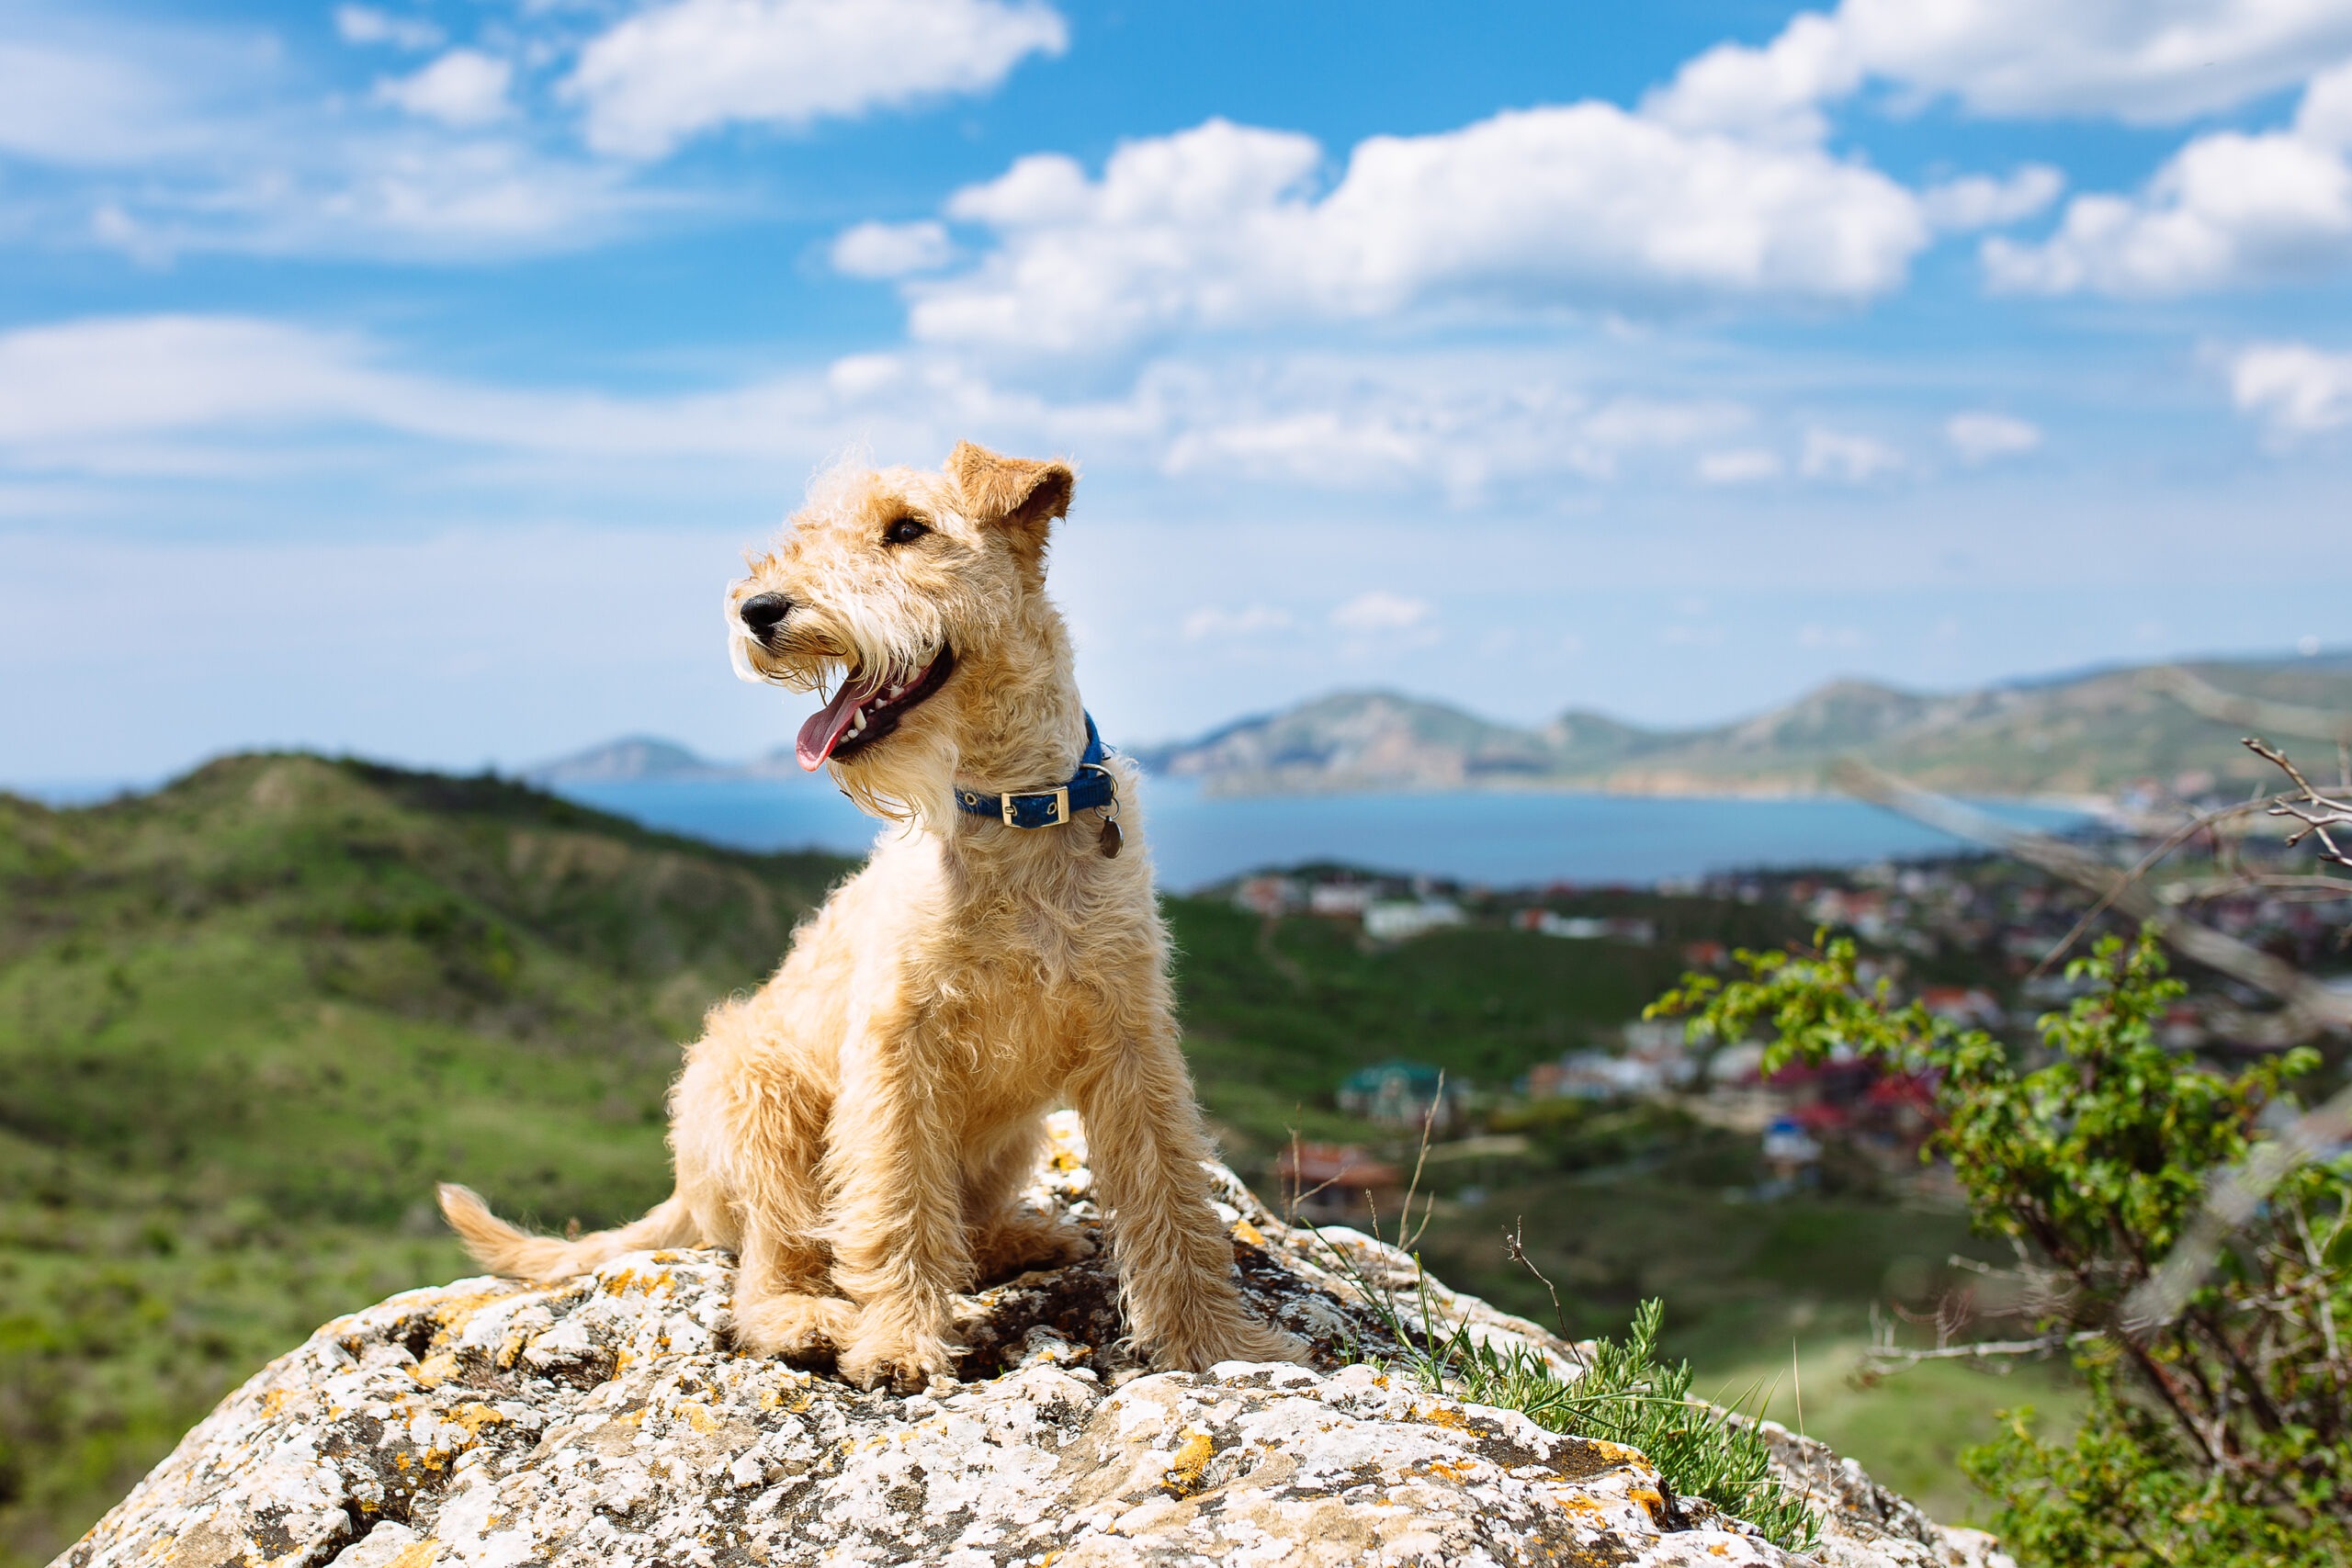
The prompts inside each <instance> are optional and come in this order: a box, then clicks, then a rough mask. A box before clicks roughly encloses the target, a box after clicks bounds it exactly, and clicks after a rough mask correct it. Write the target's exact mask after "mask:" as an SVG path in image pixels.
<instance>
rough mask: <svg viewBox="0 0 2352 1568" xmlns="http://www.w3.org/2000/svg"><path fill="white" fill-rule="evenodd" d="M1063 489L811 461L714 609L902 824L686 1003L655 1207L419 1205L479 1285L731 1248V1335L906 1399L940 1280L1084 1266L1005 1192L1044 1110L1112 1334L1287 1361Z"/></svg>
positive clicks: (838, 764)
mask: <svg viewBox="0 0 2352 1568" xmlns="http://www.w3.org/2000/svg"><path fill="white" fill-rule="evenodd" d="M1074 482H1075V481H1074V476H1073V475H1072V473H1071V470H1070V468H1069V466H1068V465H1067V464H1063V463H1058V462H1026V461H1022V460H1019V459H1016V458H1009V457H998V456H997V455H996V454H994V453H992V452H989V451H985V450H983V449H982V448H980V447H978V446H972V445H971V444H969V443H966V444H964V445H962V446H957V447H956V450H955V452H954V454H953V455H951V456H950V457H948V459H947V462H946V465H945V467H944V469H943V471H942V472H940V473H936V474H932V473H922V472H918V471H916V470H913V469H910V468H888V469H884V470H881V471H879V472H876V471H874V470H870V469H863V468H854V469H843V470H836V471H835V472H834V473H832V474H831V475H829V476H827V477H826V478H825V479H820V481H819V483H818V484H817V486H816V487H815V488H814V489H813V490H812V492H811V495H810V498H809V504H808V505H807V506H806V507H804V508H803V509H802V510H801V511H800V512H798V513H796V514H795V515H794V517H793V519H792V521H791V525H790V527H789V529H788V530H787V532H786V535H785V536H784V537H783V539H782V540H781V542H779V543H778V545H777V546H776V547H775V549H774V550H772V551H771V552H770V553H768V554H767V555H765V556H763V557H761V558H758V559H757V560H755V561H753V562H752V572H751V575H750V576H749V577H747V578H745V579H743V580H742V581H739V582H737V583H735V584H733V585H732V587H731V588H730V589H729V592H728V600H727V604H728V626H729V646H730V648H731V649H733V653H734V657H735V659H736V660H737V664H738V668H739V670H742V671H746V672H747V673H749V674H751V675H752V676H753V677H755V678H758V679H762V680H766V681H771V682H777V683H779V684H782V685H786V686H789V687H793V688H795V689H797V690H802V691H809V690H815V689H819V688H821V687H823V686H825V685H827V684H828V683H834V685H833V693H832V696H831V700H830V701H828V702H827V703H826V704H825V705H824V706H823V707H822V708H821V709H820V710H819V711H818V713H817V714H816V715H815V716H812V717H811V718H810V719H809V722H808V723H807V724H806V725H805V726H803V727H802V728H801V731H800V738H799V744H798V748H797V750H798V754H799V759H800V762H801V765H802V766H803V767H805V768H808V769H809V770H811V771H813V770H815V769H817V768H819V767H827V768H830V769H831V773H832V776H833V778H834V779H835V780H836V781H838V782H839V783H840V784H841V785H842V788H843V789H844V790H845V791H847V792H848V793H849V795H851V796H852V798H854V799H855V800H856V801H857V802H858V803H859V805H860V806H862V807H865V809H867V810H869V811H871V812H873V813H875V814H876V815H878V816H883V817H888V818H893V819H895V820H897V821H899V823H901V824H902V827H901V829H900V830H899V831H897V832H893V833H886V834H885V835H884V836H883V838H882V839H881V840H880V841H879V842H878V844H877V845H876V850H875V852H874V857H873V859H872V860H871V861H870V862H869V863H867V864H866V866H865V869H864V870H863V871H861V872H859V873H858V874H856V875H855V876H854V877H852V878H851V879H850V880H849V881H848V882H846V883H844V884H843V885H842V886H841V887H840V888H839V889H838V890H837V891H836V892H835V893H834V894H833V896H832V897H831V899H829V900H828V901H827V902H826V904H825V906H824V908H822V909H820V910H819V911H818V912H817V914H816V915H815V916H814V917H813V918H812V919H809V922H808V923H807V924H805V925H803V926H802V927H801V928H800V930H799V931H798V932H797V934H796V935H795V937H794V939H793V944H792V950H791V952H790V953H788V954H787V955H786V958H785V961H784V965H783V967H782V968H780V969H779V970H777V971H776V974H775V977H774V978H773V979H771V980H769V981H768V983H767V984H766V985H765V986H764V987H762V988H761V989H760V990H759V992H758V993H757V994H755V995H753V996H752V997H750V998H738V999H735V1000H731V1001H728V1002H723V1003H721V1004H720V1005H718V1007H716V1008H714V1009H713V1010H711V1013H710V1015H709V1017H708V1019H707V1022H706V1029H705V1032H704V1034H703V1037H702V1039H701V1040H699V1041H697V1042H696V1043H695V1044H694V1045H692V1046H690V1047H688V1049H687V1053H686V1062H685V1068H684V1072H683V1073H682V1074H681V1075H680V1077H679V1078H678V1081H677V1084H676V1086H675V1088H674V1089H673V1090H672V1092H671V1097H670V1099H671V1119H670V1143H671V1147H672V1151H673V1156H674V1162H675V1166H676V1176H677V1187H676V1190H675V1191H674V1192H673V1193H672V1195H671V1196H670V1198H669V1199H668V1200H667V1201H664V1202H662V1204H660V1205H659V1206H657V1207H656V1208H655V1209H654V1210H653V1211H652V1212H651V1213H649V1214H647V1215H646V1216H645V1217H644V1218H643V1219H640V1220H638V1221H637V1222H635V1223H634V1224H628V1225H625V1226H623V1227H621V1228H619V1229H617V1230H611V1231H603V1232H599V1233H597V1234H595V1235H585V1236H582V1237H580V1238H579V1239H578V1240H576V1241H559V1240H556V1239H554V1238H551V1237H541V1236H529V1235H524V1234H523V1233H522V1232H520V1231H517V1230H515V1228H514V1227H512V1226H510V1225H507V1224H503V1222H501V1221H500V1220H498V1219H496V1218H495V1217H494V1216H492V1214H491V1213H490V1211H489V1210H488V1209H487V1208H485V1207H484V1206H483V1205H482V1202H481V1200H480V1199H479V1198H477V1197H476V1196H475V1195H474V1194H473V1193H471V1192H469V1191H468V1190H466V1189H464V1188H461V1187H455V1186H445V1187H444V1188H442V1189H441V1206H442V1211H443V1213H446V1214H447V1216H448V1218H449V1223H450V1224H452V1225H454V1226H456V1227H457V1229H458V1234H459V1235H462V1236H463V1237H464V1238H465V1241H466V1244H467V1246H468V1247H469V1248H470V1249H471V1250H472V1252H473V1254H474V1256H475V1257H476V1258H480V1259H481V1262H482V1263H483V1264H484V1265H485V1266H486V1267H488V1268H490V1269H494V1270H496V1271H498V1272H500V1273H504V1274H514V1275H520V1276H524V1277H527V1278H531V1279H541V1280H545V1279H560V1278H563V1277H566V1276H570V1275H573V1274H578V1273H582V1272H584V1271H586V1270H588V1269H594V1268H595V1267H596V1266H597V1265H598V1264H600V1263H602V1262H604V1261H605V1259H607V1258H612V1257H614V1256H616V1254H619V1253H622V1252H628V1251H633V1250H636V1249H639V1248H642V1247H684V1246H704V1247H727V1248H730V1249H732V1250H733V1251H734V1252H735V1254H736V1255H737V1258H738V1259H739V1261H740V1265H741V1268H740V1271H739V1273H738V1275H737V1280H736V1286H735V1337H736V1339H737V1342H738V1343H739V1344H741V1345H742V1346H743V1347H744V1348H747V1349H750V1350H753V1351H755V1352H758V1353H761V1354H779V1353H803V1352H808V1351H811V1350H819V1349H825V1348H831V1349H834V1350H837V1351H838V1352H839V1354H840V1365H841V1371H842V1375H843V1376H844V1377H846V1378H848V1379H849V1380H851V1381H852V1382H856V1383H859V1384H861V1385H864V1386H866V1387H872V1386H874V1385H876V1384H877V1383H882V1382H889V1383H892V1384H894V1385H896V1386H898V1387H899V1388H901V1389H905V1388H911V1387H915V1386H919V1385H920V1384H921V1383H922V1382H924V1381H926V1380H927V1379H928V1378H929V1377H930V1376H931V1375H932V1374H933V1373H935V1372H940V1371H945V1370H946V1369H947V1368H948V1366H949V1364H950V1359H951V1357H952V1356H953V1355H954V1353H955V1348H954V1347H953V1345H952V1344H951V1343H950V1338H951V1336H952V1333H953V1330H954V1322H955V1313H956V1306H957V1296H958V1293H959V1292H968V1291H970V1290H971V1289H972V1288H973V1287H974V1286H975V1285H977V1284H978V1282H979V1281H980V1280H985V1279H988V1278H991V1277H995V1276H1000V1275H1002V1274H1004V1273H1006V1272H1008V1271H1010V1270H1012V1269H1015V1268H1017V1267H1018V1266H1020V1265H1022V1264H1029V1263H1049V1262H1058V1261H1068V1260H1069V1259H1072V1258H1077V1257H1080V1256H1082V1255H1084V1253H1085V1252H1086V1251H1087V1250H1088V1248H1089V1244H1088V1243H1087V1242H1086V1240H1085V1239H1084V1237H1083V1236H1082V1235H1080V1233H1079V1232H1077V1231H1076V1230H1074V1229H1071V1228H1069V1227H1066V1226H1063V1225H1060V1224H1056V1223H1054V1222H1051V1221H1048V1220H1046V1219H1045V1218H1044V1217H1042V1216H1040V1215H1038V1214H1036V1213H1034V1212H1032V1211H1030V1210H1029V1209H1027V1208H1025V1207H1023V1205H1022V1204H1021V1202H1020V1201H1019V1194H1020V1192H1021V1190H1022V1188H1023V1185H1024V1184H1025V1183H1026V1182H1027V1180H1028V1179H1029V1177H1030V1175H1031V1173H1032V1171H1033V1170H1034V1168H1035V1165H1036V1162H1037V1160H1038V1158H1039V1155H1040V1152H1041V1145H1042V1144H1043V1139H1044V1122H1045V1115H1046V1111H1049V1110H1050V1109H1052V1108H1053V1106H1054V1105H1055V1104H1056V1103H1057V1101H1059V1100H1064V1099H1067V1100H1069V1101H1070V1102H1071V1103H1074V1104H1075V1105H1076V1106H1077V1107H1078V1110H1079V1111H1080V1115H1081V1116H1082V1117H1083V1119H1084V1122H1085V1125H1086V1132H1087V1142H1088V1148H1089V1154H1090V1158H1091V1164H1092V1167H1093V1170H1094V1179H1095V1183H1096V1196H1097V1197H1098V1198H1099V1199H1100V1200H1101V1201H1103V1204H1104V1205H1106V1206H1107V1208H1108V1209H1109V1210H1110V1212H1111V1235H1112V1245H1113V1253H1114V1258H1115V1260H1116V1262H1117V1263H1118V1266H1119V1271H1120V1276H1121V1287H1122V1293H1123V1297H1124V1300H1125V1308H1126V1315H1127V1323H1128V1326H1129V1328H1130V1330H1131V1331H1132V1332H1133V1334H1134V1335H1135V1336H1136V1338H1137V1339H1138V1340H1139V1341H1141V1342H1142V1343H1144V1344H1145V1345H1148V1347H1150V1348H1151V1349H1152V1350H1153V1351H1154V1353H1155V1356H1156V1359H1158V1361H1159V1363H1160V1364H1161V1365H1163V1366H1170V1367H1182V1368H1188V1369H1193V1370H1201V1369H1205V1368H1207V1367H1209V1366H1211V1365H1213V1364H1214V1363H1216V1362H1218V1361H1224V1360H1247V1361H1265V1360H1277V1359H1297V1358H1298V1357H1299V1355H1300V1352H1301V1348H1300V1346H1299V1343H1298V1341H1297V1340H1295V1338H1293V1337H1291V1336H1289V1335H1287V1334H1284V1333H1283V1332H1282V1331H1280V1330H1279V1329H1276V1328H1274V1327H1272V1325H1269V1324H1267V1323H1264V1322H1262V1321H1259V1320H1258V1319H1256V1318H1254V1317H1253V1316H1252V1315H1251V1314H1250V1313H1249V1312H1248V1311H1247V1310H1246V1309H1245V1307H1244V1305H1243V1303H1242V1300H1241V1296H1240V1293H1239V1292H1238V1289H1237V1288H1236V1285H1235V1282H1234V1279H1233V1249H1232V1244H1231V1242H1230V1241H1229V1240H1228V1239H1227V1235H1226V1232H1225V1228H1224V1226H1223V1225H1222V1224H1220V1222H1219V1221H1218V1218H1217V1215H1216V1212H1215V1210H1213V1209H1212V1208H1211V1207H1210V1204H1209V1196H1208V1181H1207V1178H1206V1174H1205V1173H1204V1170H1203V1168H1202V1161H1203V1160H1204V1158H1206V1157H1207V1156H1208V1154H1209V1147H1208V1141H1207V1138H1206V1137H1205V1135H1204V1133H1203V1130H1202V1126H1201V1117H1200V1112H1199V1110H1198V1108H1197V1107H1196V1106H1195V1104H1194V1102H1193V1088H1192V1082H1191V1079H1190V1077H1188V1076H1187V1074H1186V1072H1185V1067H1184V1058H1183V1055H1182V1051H1181V1050H1180V1049H1179V1047H1178V1044H1177V1034H1176V1023H1175V1019H1174V1015H1173V1011H1172V1009H1171V1006H1170V986H1169V978H1168V938H1167V933H1166V931H1165V930H1164V929H1163V928H1162V926H1161V924H1160V919H1159V908H1158V905H1157V903H1156V902H1155V900H1154V897H1153V894H1152V883H1151V869H1150V865H1149V863H1148V857H1147V856H1146V855H1145V854H1144V852H1143V845H1142V843H1141V841H1140V834H1141V822H1140V819H1139V813H1138V811H1137V809H1136V779H1137V773H1136V766H1135V764H1134V763H1133V762H1132V761H1129V760H1127V759H1126V758H1124V757H1121V756H1118V755H1116V754H1115V753H1113V754H1110V755H1108V756H1107V757H1106V756H1105V755H1104V752H1103V749H1102V747H1101V746H1100V745H1099V744H1098V743H1096V742H1095V741H1094V739H1093V734H1092V726H1091V722H1090V721H1089V720H1088V719H1087V717H1086V715H1085V711H1084V709H1083V707H1082V706H1081V705H1080V702H1079V694H1078V683H1077V681H1076V680H1075V679H1074V677H1073V675H1072V672H1071V662H1070V647H1069V635H1068V634H1067V632H1066V631H1065V630H1064V628H1063V626H1062V619H1061V615H1060V613H1059V612H1058V611H1057V610H1056V609H1055V608H1054V605H1053V604H1052V602H1051V601H1050V600H1048V599H1047V598H1046V534H1047V531H1048V530H1049V528H1050V527H1051V526H1052V525H1053V522H1054V520H1055V519H1056V518H1058V517H1060V516H1062V515H1063V514H1064V513H1066V512H1067V511H1068V510H1069V501H1070V491H1071V488H1072V486H1073V483H1074ZM1123 840H1124V843H1125V852H1124V853H1122V852H1120V851H1121V848H1122V843H1123Z"/></svg>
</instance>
